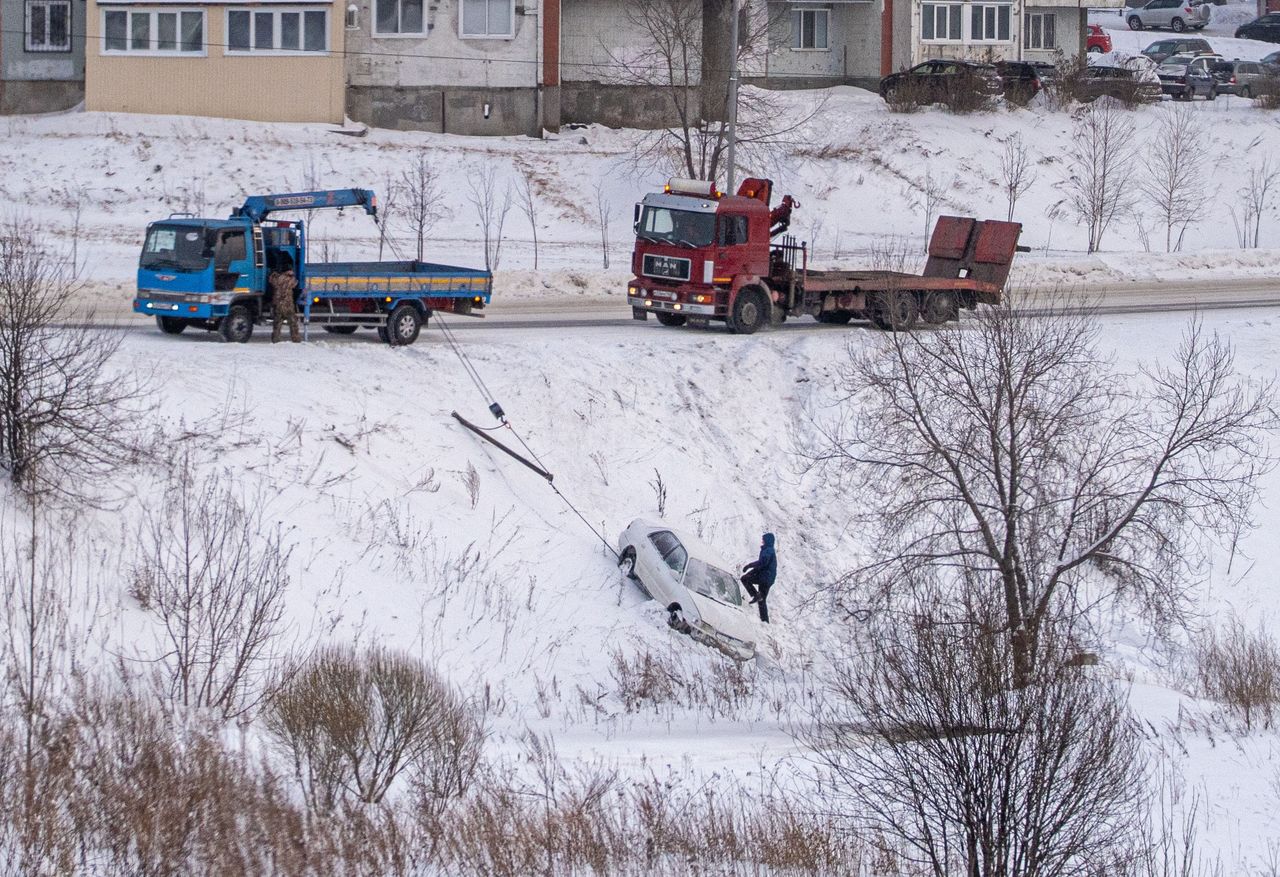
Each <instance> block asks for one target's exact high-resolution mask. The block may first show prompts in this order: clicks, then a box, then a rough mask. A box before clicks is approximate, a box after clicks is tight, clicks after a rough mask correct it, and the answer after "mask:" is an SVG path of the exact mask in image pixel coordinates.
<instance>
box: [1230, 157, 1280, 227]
mask: <svg viewBox="0 0 1280 877" xmlns="http://www.w3.org/2000/svg"><path fill="white" fill-rule="evenodd" d="M1277 186H1280V166H1276V165H1275V164H1273V163H1272V161H1271V156H1269V155H1266V156H1264V157H1263V159H1262V161H1260V162H1259V163H1258V164H1255V165H1253V166H1252V167H1250V168H1249V176H1248V177H1247V178H1246V180H1245V184H1244V186H1242V187H1241V188H1240V190H1239V191H1238V192H1237V193H1236V194H1237V197H1238V198H1239V199H1240V216H1238V217H1237V216H1236V208H1235V207H1232V208H1230V209H1231V221H1232V222H1233V223H1235V226H1236V237H1237V238H1238V239H1239V242H1240V248H1241V249H1242V250H1243V249H1250V248H1252V249H1257V247H1258V242H1259V240H1260V239H1261V237H1262V217H1263V216H1265V215H1266V213H1267V211H1268V210H1270V209H1271V208H1272V206H1273V205H1272V201H1273V199H1274V197H1275V190H1276V188H1277Z"/></svg>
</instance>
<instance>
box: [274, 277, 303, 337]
mask: <svg viewBox="0 0 1280 877" xmlns="http://www.w3.org/2000/svg"><path fill="white" fill-rule="evenodd" d="M271 310H272V316H271V343H272V344H274V343H275V342H277V341H279V340H280V329H281V324H282V323H284V322H285V321H288V323H289V340H290V341H292V342H293V343H294V344H297V343H298V342H299V341H301V340H302V331H301V330H300V329H299V327H298V309H297V306H296V305H295V304H294V301H293V290H289V291H287V292H285V291H279V292H276V294H275V296H274V297H273V298H272V302H271Z"/></svg>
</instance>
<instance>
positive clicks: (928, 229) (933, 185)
mask: <svg viewBox="0 0 1280 877" xmlns="http://www.w3.org/2000/svg"><path fill="white" fill-rule="evenodd" d="M955 182H956V180H955V177H952V178H951V181H950V182H944V181H943V179H942V178H941V177H935V176H934V175H933V174H932V173H931V172H930V171H929V170H928V169H926V170H925V172H924V182H923V183H921V185H920V195H921V197H922V198H923V199H924V246H925V249H926V250H927V249H928V248H929V236H930V235H931V234H932V232H933V220H934V219H935V218H936V217H937V215H938V211H939V210H940V209H941V208H942V202H943V200H944V199H945V198H946V197H947V192H949V191H951V189H952V188H953V187H954V186H955Z"/></svg>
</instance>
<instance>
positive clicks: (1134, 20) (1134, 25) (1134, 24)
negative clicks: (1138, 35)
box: [1129, 15, 1142, 30]
mask: <svg viewBox="0 0 1280 877" xmlns="http://www.w3.org/2000/svg"><path fill="white" fill-rule="evenodd" d="M1129 30H1142V19H1141V18H1139V17H1138V16H1136V15H1130V16H1129Z"/></svg>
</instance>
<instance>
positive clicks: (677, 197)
mask: <svg viewBox="0 0 1280 877" xmlns="http://www.w3.org/2000/svg"><path fill="white" fill-rule="evenodd" d="M772 193H773V183H772V182H771V181H770V180H763V179H748V180H744V181H743V183H742V185H741V187H739V189H738V194H737V195H724V194H722V193H720V192H717V191H716V190H715V184H714V183H711V182H704V181H700V180H682V179H673V180H671V182H670V183H668V184H667V186H666V188H665V190H664V191H662V192H654V193H651V194H648V195H646V196H645V197H644V200H643V201H641V202H640V203H639V204H637V205H636V214H635V232H636V245H635V250H634V251H633V253H632V256H631V270H632V273H633V274H634V275H635V279H634V280H632V281H631V282H630V283H629V284H628V286H627V303H628V304H630V305H631V309H632V315H633V316H634V317H635V318H636V319H637V320H645V319H647V318H648V316H649V314H650V313H653V314H654V315H656V316H657V318H658V322H660V323H662V324H663V325H664V326H682V325H684V324H685V323H686V322H687V321H688V320H689V319H690V318H694V319H700V320H723V321H724V322H726V323H728V324H729V329H730V330H731V331H733V332H738V333H741V334H744V335H749V334H751V333H752V332H755V331H756V330H758V329H760V328H761V327H762V326H765V325H767V324H768V323H770V322H782V321H783V320H785V319H786V318H787V317H791V316H799V315H801V314H809V315H811V316H813V317H814V318H815V319H817V320H818V321H819V322H823V323H848V322H849V321H850V320H852V319H868V320H870V321H871V322H872V323H874V324H875V325H876V326H879V327H880V328H883V329H895V330H908V329H910V328H912V327H913V326H914V325H915V324H916V322H917V321H923V322H925V323H931V324H938V323H945V322H947V321H948V320H956V319H959V316H960V309H961V308H966V309H970V310H971V309H973V308H976V307H977V306H978V305H979V304H995V303H997V302H999V300H1000V295H1001V292H1002V291H1003V289H1004V285H1005V281H1006V280H1007V279H1008V277H1009V268H1010V265H1011V264H1012V263H1013V256H1014V253H1015V252H1016V251H1017V250H1018V249H1019V247H1018V236H1019V235H1020V234H1021V232H1022V226H1021V224H1019V223H1016V222H999V221H995V220H986V221H979V220H976V219H971V218H967V217H960V216H943V217H941V218H939V219H938V222H937V224H936V225H935V226H934V229H933V236H932V238H931V239H930V242H929V258H928V261H927V262H926V264H925V268H924V273H923V275H916V274H908V273H905V272H901V271H883V270H866V271H813V270H810V268H809V254H808V249H807V247H806V246H805V245H804V244H801V243H797V242H796V240H795V238H793V237H791V236H788V235H784V234H783V233H784V232H785V231H786V230H787V228H788V227H789V225H790V221H791V213H792V211H793V210H794V209H795V208H797V207H799V206H800V205H799V204H798V203H796V201H795V200H794V199H793V198H792V197H791V196H790V195H787V196H784V197H783V198H782V201H781V202H780V203H779V204H778V205H777V206H776V207H772V208H770V201H771V200H772ZM780 236H781V237H780ZM774 238H779V239H778V240H777V241H775V240H774Z"/></svg>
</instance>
